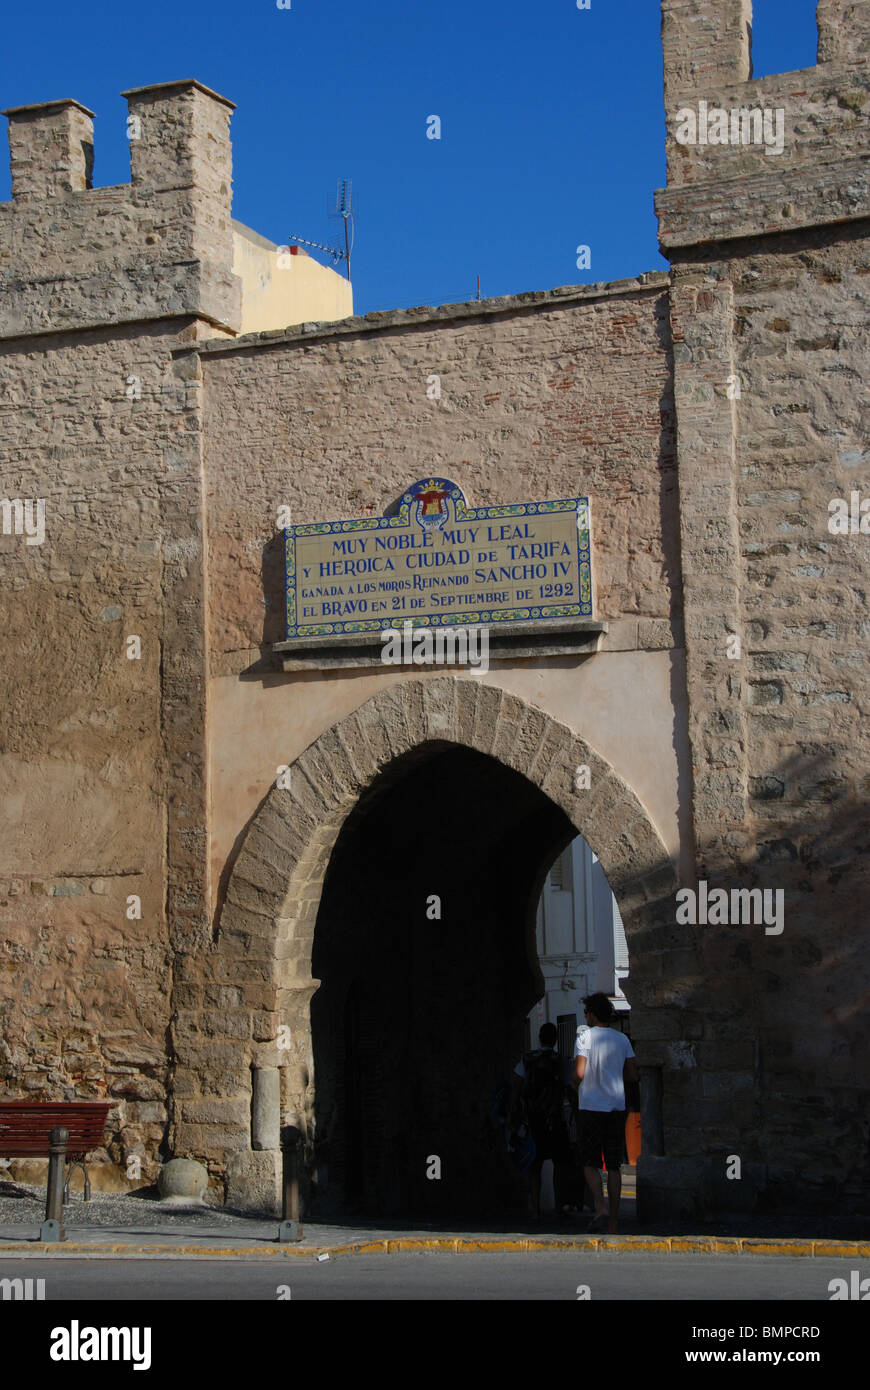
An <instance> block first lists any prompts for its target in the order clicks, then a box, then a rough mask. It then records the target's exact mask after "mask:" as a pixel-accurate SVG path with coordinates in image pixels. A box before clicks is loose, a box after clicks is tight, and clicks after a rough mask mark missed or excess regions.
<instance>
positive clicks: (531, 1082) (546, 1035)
mask: <svg viewBox="0 0 870 1390" xmlns="http://www.w3.org/2000/svg"><path fill="white" fill-rule="evenodd" d="M558 1037H559V1034H558V1031H557V1029H556V1027H555V1025H554V1024H552V1023H545V1024H543V1026H542V1027H541V1029H540V1032H539V1033H538V1041H539V1043H540V1047H537V1048H535V1050H534V1051H533V1052H527V1053H525V1054H524V1056H523V1059H522V1061H521V1062H518V1063H517V1065H516V1066H515V1067H514V1078H513V1105H512V1113H513V1115H514V1116H515V1115H516V1113H517V1112H518V1111H519V1110H522V1111H523V1112H524V1115H525V1120H526V1122H527V1124H528V1126H529V1130H530V1132H531V1136H532V1139H533V1141H534V1145H535V1158H534V1162H533V1163H532V1164H531V1167H530V1169H529V1178H530V1183H531V1207H532V1213H533V1215H534V1217H535V1220H540V1216H541V1169H542V1168H543V1166H544V1163H545V1162H546V1160H547V1159H548V1158H551V1159H552V1160H553V1187H554V1190H555V1197H556V1210H557V1211H559V1212H561V1210H562V1207H563V1204H564V1203H563V1198H564V1196H565V1189H566V1179H567V1178H568V1175H569V1170H570V1163H571V1152H570V1149H569V1146H568V1134H567V1130H566V1128H565V1120H564V1112H563V1099H564V1095H563V1093H564V1084H563V1081H562V1059H561V1058H560V1056H559V1054H558V1052H557V1051H556V1042H557V1041H558Z"/></svg>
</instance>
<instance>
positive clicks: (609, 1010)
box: [583, 994, 613, 1023]
mask: <svg viewBox="0 0 870 1390" xmlns="http://www.w3.org/2000/svg"><path fill="white" fill-rule="evenodd" d="M583 1003H584V1004H585V1005H586V1008H587V1009H588V1010H589V1012H590V1013H591V1014H594V1015H595V1017H596V1018H597V1019H599V1020H600V1021H601V1023H609V1022H610V1020H611V1019H612V1018H613V1005H612V1004H611V1002H610V1000H609V999H608V997H607V995H606V994H587V996H586V998H585V999H584V1000H583Z"/></svg>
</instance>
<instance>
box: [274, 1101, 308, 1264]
mask: <svg viewBox="0 0 870 1390" xmlns="http://www.w3.org/2000/svg"><path fill="white" fill-rule="evenodd" d="M301 1138H302V1136H301V1134H300V1132H299V1130H298V1129H297V1128H296V1127H295V1125H287V1126H285V1128H284V1129H282V1131H281V1158H282V1165H281V1166H282V1183H281V1189H282V1199H281V1224H280V1226H279V1227H278V1244H279V1245H287V1244H289V1243H290V1242H291V1241H297V1240H301V1239H302V1226H301V1224H300V1221H299V1140H300V1139H301Z"/></svg>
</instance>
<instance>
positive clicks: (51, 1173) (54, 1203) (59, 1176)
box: [39, 1125, 69, 1240]
mask: <svg viewBox="0 0 870 1390" xmlns="http://www.w3.org/2000/svg"><path fill="white" fill-rule="evenodd" d="M68 1143H69V1130H68V1129H64V1128H63V1126H62V1125H58V1126H57V1127H56V1128H55V1129H53V1130H52V1131H51V1133H50V1134H49V1136H48V1155H49V1157H48V1183H47V1185H46V1189H45V1220H44V1221H43V1223H42V1226H41V1227H40V1230H39V1239H40V1240H66V1231H65V1230H64V1225H63V1170H64V1166H65V1164H66V1146H67V1144H68Z"/></svg>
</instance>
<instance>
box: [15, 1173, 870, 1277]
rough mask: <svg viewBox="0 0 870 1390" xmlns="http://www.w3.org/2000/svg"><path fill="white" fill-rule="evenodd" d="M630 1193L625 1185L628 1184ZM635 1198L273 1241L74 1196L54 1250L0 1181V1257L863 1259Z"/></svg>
mask: <svg viewBox="0 0 870 1390" xmlns="http://www.w3.org/2000/svg"><path fill="white" fill-rule="evenodd" d="M626 1187H627V1189H629V1184H628V1183H627V1184H626ZM633 1198H634V1194H633V1191H632V1190H630V1189H629V1190H628V1191H627V1193H626V1199H625V1202H624V1207H623V1215H624V1219H623V1220H621V1222H620V1230H621V1233H620V1234H619V1235H618V1236H607V1235H602V1234H598V1233H596V1234H594V1235H590V1234H588V1233H587V1229H586V1228H587V1226H588V1214H584V1216H583V1217H582V1218H573V1219H572V1218H570V1217H569V1218H566V1219H564V1220H560V1221H557V1220H555V1219H554V1217H553V1216H550V1217H547V1216H545V1217H544V1218H543V1219H542V1220H541V1221H540V1222H538V1223H535V1222H531V1221H528V1222H523V1221H520V1222H519V1223H517V1224H515V1225H509V1224H499V1223H493V1222H489V1223H487V1227H486V1229H480V1228H474V1227H465V1226H463V1224H462V1223H457V1224H456V1225H454V1226H452V1227H447V1226H445V1225H443V1224H438V1225H435V1224H430V1225H427V1224H424V1223H420V1224H417V1225H413V1224H410V1223H403V1222H401V1221H398V1220H397V1221H394V1222H380V1223H376V1222H366V1221H363V1220H361V1221H360V1224H359V1225H352V1224H350V1223H347V1222H344V1223H341V1224H339V1223H325V1222H312V1223H309V1222H307V1221H306V1222H303V1239H302V1241H301V1242H300V1243H298V1244H294V1245H279V1244H278V1243H277V1235H278V1221H277V1219H275V1218H264V1217H253V1216H248V1215H243V1214H240V1213H237V1212H232V1211H228V1210H226V1209H225V1208H223V1207H216V1206H177V1205H174V1204H168V1203H165V1202H161V1201H159V1200H157V1199H155V1198H154V1197H153V1196H150V1195H142V1196H130V1195H127V1194H110V1193H95V1194H94V1196H93V1197H92V1199H91V1201H90V1202H85V1201H84V1200H83V1198H82V1197H81V1195H80V1194H77V1193H73V1194H72V1196H71V1198H70V1201H69V1202H68V1203H67V1204H66V1206H65V1207H64V1221H65V1226H66V1234H67V1239H66V1241H64V1242H61V1243H59V1244H57V1245H54V1244H43V1243H42V1242H40V1240H39V1227H40V1224H41V1222H42V1219H43V1215H44V1204H45V1194H44V1192H43V1191H42V1190H41V1189H39V1188H35V1187H24V1186H23V1185H21V1184H15V1183H11V1182H0V1259H3V1258H14V1257H23V1258H27V1257H29V1258H39V1259H46V1258H48V1259H58V1258H68V1257H70V1256H78V1257H79V1258H81V1257H82V1256H85V1257H87V1258H89V1259H99V1258H113V1259H117V1258H124V1257H126V1258H142V1257H156V1258H163V1259H166V1258H185V1257H200V1258H202V1257H207V1258H215V1257H223V1256H227V1255H230V1256H235V1257H236V1258H241V1257H244V1258H262V1257H263V1256H266V1257H271V1258H273V1259H274V1258H275V1257H283V1256H287V1257H295V1258H306V1259H313V1258H316V1257H317V1256H323V1255H327V1256H329V1257H330V1258H335V1257H337V1256H343V1255H351V1254H377V1253H382V1254H397V1253H400V1252H402V1251H444V1252H449V1253H455V1254H459V1253H462V1252H467V1251H476V1252H478V1253H479V1252H482V1251H494V1252H506V1251H530V1250H531V1251H534V1250H566V1249H567V1250H570V1249H576V1250H578V1251H580V1250H583V1251H602V1252H603V1251H626V1252H628V1251H633V1252H643V1251H650V1252H657V1253H673V1254H686V1253H693V1252H695V1253H701V1254H730V1255H733V1254H747V1255H749V1254H774V1255H777V1254H778V1255H805V1256H812V1255H827V1256H831V1255H844V1256H850V1257H851V1258H853V1259H854V1258H868V1257H870V1240H860V1241H853V1240H832V1239H830V1238H829V1237H825V1236H824V1235H823V1234H821V1233H820V1234H816V1235H806V1236H794V1235H789V1234H785V1233H777V1232H775V1231H771V1232H769V1233H767V1234H765V1233H764V1232H763V1231H757V1232H753V1231H751V1230H750V1229H748V1228H747V1229H746V1230H745V1231H744V1232H742V1233H740V1234H732V1233H729V1232H728V1231H727V1230H724V1229H723V1230H717V1229H714V1228H713V1227H712V1226H711V1227H710V1228H708V1230H707V1231H706V1232H698V1231H697V1230H696V1231H692V1230H689V1229H687V1230H685V1231H675V1230H673V1229H670V1230H668V1231H665V1230H661V1231H658V1230H647V1231H643V1232H642V1231H639V1230H638V1227H637V1223H636V1221H635V1219H634V1200H633Z"/></svg>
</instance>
